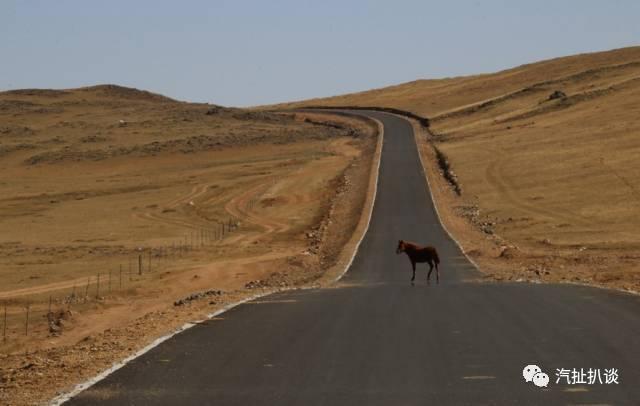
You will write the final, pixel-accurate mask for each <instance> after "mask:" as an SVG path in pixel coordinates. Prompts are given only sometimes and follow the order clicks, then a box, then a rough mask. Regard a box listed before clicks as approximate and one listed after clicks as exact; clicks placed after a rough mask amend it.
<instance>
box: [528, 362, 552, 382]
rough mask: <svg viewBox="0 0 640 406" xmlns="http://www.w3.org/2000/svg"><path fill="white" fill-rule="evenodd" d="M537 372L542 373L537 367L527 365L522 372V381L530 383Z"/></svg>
mask: <svg viewBox="0 0 640 406" xmlns="http://www.w3.org/2000/svg"><path fill="white" fill-rule="evenodd" d="M538 372H542V369H540V367H539V366H537V365H527V366H526V367H524V369H523V370H522V376H523V377H524V380H525V381H526V382H531V381H532V380H533V376H534V375H535V374H537V373H538ZM548 380H549V377H547V381H548Z"/></svg>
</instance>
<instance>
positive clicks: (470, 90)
mask: <svg viewBox="0 0 640 406" xmlns="http://www.w3.org/2000/svg"><path fill="white" fill-rule="evenodd" d="M556 90H558V91H561V92H563V93H564V96H563V95H562V94H560V95H559V96H560V97H558V98H550V96H551V94H552V93H553V92H555V91H556ZM301 105H328V106H340V105H360V106H380V107H394V108H398V109H402V110H407V111H411V112H413V113H416V114H419V115H422V116H426V117H429V118H430V119H431V123H432V131H433V133H434V134H435V140H434V142H435V144H436V145H437V146H438V148H439V149H441V150H442V151H444V153H445V154H446V155H447V156H448V158H449V160H450V162H451V164H452V167H453V169H454V170H455V172H456V174H457V176H458V179H459V180H460V183H461V185H462V190H463V193H462V197H461V198H460V199H457V200H456V201H454V202H452V204H455V205H456V206H457V208H458V212H459V213H461V215H466V216H468V217H470V218H471V217H473V220H474V221H475V223H480V224H481V226H482V227H483V228H484V229H486V231H487V232H489V233H493V235H492V236H491V238H492V239H494V240H495V241H496V243H498V244H500V245H504V246H508V245H514V246H516V247H518V248H519V249H517V250H511V251H512V252H511V253H510V254H508V255H504V257H505V258H506V257H509V258H510V260H509V261H508V262H509V264H510V266H511V270H510V273H511V275H512V276H513V275H516V276H517V277H521V276H522V275H524V276H525V277H526V276H527V275H530V276H531V277H533V278H540V277H542V278H545V279H550V280H570V281H580V282H587V283H595V284H604V285H607V286H614V287H621V288H626V289H634V290H638V289H639V288H640V267H639V266H638V263H637V259H638V258H640V253H639V251H640V216H638V208H639V207H640V162H639V161H638V160H637V156H638V153H639V152H640V122H638V120H637V117H638V116H639V114H640V47H632V48H624V49H618V50H612V51H608V52H600V53H592V54H583V55H575V56H569V57H565V58H557V59H553V60H548V61H542V62H538V63H534V64H529V65H523V66H520V67H517V68H514V69H509V70H506V71H502V72H498V73H493V74H485V75H477V76H469V77H459V78H448V79H438V80H419V81H415V82H411V83H406V84H402V85H398V86H392V87H388V88H383V89H377V90H372V91H367V92H362V93H356V94H349V95H344V96H337V97H333V98H328V99H316V100H310V101H306V102H302V103H293V104H289V105H286V106H288V107H289V106H301ZM476 209H479V210H480V215H479V216H474V215H472V213H473V212H474V211H475V210H476ZM485 255H486V254H485Z"/></svg>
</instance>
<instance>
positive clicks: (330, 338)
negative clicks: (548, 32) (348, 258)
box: [69, 112, 640, 406]
mask: <svg viewBox="0 0 640 406" xmlns="http://www.w3.org/2000/svg"><path fill="white" fill-rule="evenodd" d="M367 114H370V115H371V116H375V117H376V118H379V119H380V120H382V121H383V123H384V126H385V141H384V147H383V154H382V162H381V168H380V171H381V172H380V180H379V187H378V194H377V197H376V202H375V206H374V213H373V218H372V221H371V225H370V228H369V231H368V232H367V234H366V236H365V239H364V241H363V243H362V245H361V247H360V250H359V252H358V255H357V257H356V259H355V260H354V263H353V265H352V266H351V269H350V270H349V272H348V273H347V274H346V275H345V277H344V278H343V279H342V281H341V283H339V284H337V285H336V287H335V288H329V289H319V290H306V291H292V292H288V293H281V294H275V295H272V296H269V297H266V298H262V299H260V300H258V301H257V302H255V303H247V304H244V305H240V306H238V307H236V308H234V309H232V310H230V311H229V312H227V313H224V314H223V315H222V320H217V321H211V322H208V323H205V324H202V325H198V326H196V327H194V328H191V329H189V330H187V331H186V332H184V333H182V334H179V335H177V336H175V337H173V338H172V339H170V340H168V341H166V342H164V343H163V344H161V345H160V346H158V347H156V348H155V349H153V350H151V351H150V352H148V353H146V354H145V355H143V356H141V357H139V358H137V359H135V360H134V361H132V362H130V363H129V364H127V365H126V366H125V367H123V368H122V369H120V370H118V371H116V372H115V373H113V374H112V375H110V376H108V377H107V378H106V379H104V380H102V381H101V382H99V383H98V384H96V385H95V386H93V387H91V388H90V389H88V390H86V391H84V392H82V393H80V394H79V395H78V396H76V397H75V398H74V399H72V400H71V401H70V402H69V403H70V404H72V405H242V406H246V405H541V404H545V405H556V404H558V405H564V404H572V405H577V404H584V405H588V404H599V405H604V404H607V405H609V404H615V405H638V404H640V367H639V366H638V363H639V362H640V299H639V298H638V297H636V296H632V295H627V294H621V293H614V292H611V291H606V290H600V289H592V288H586V287H579V286H568V285H562V286H559V285H535V284H506V283H500V284H491V283H478V282H474V281H473V279H474V278H475V277H476V276H478V274H477V271H476V270H475V269H474V268H473V266H472V265H471V264H470V263H469V262H468V261H467V260H466V258H465V257H464V256H463V255H462V254H461V252H460V250H459V249H458V248H457V246H456V245H455V244H454V243H453V242H452V241H451V240H450V239H449V237H448V236H447V234H446V233H445V232H444V231H443V229H442V228H441V226H440V224H439V222H438V219H437V217H436V215H435V212H434V209H433V206H432V202H431V199H430V197H429V194H428V191H427V189H426V186H425V179H424V176H423V173H422V170H421V166H420V162H419V159H418V155H417V149H416V145H415V143H414V140H413V134H412V129H411V126H410V125H409V124H408V123H407V122H406V121H404V120H402V119H399V118H396V117H393V116H390V115H387V114H383V113H373V112H372V113H367ZM398 239H406V240H412V241H416V242H420V243H425V244H426V243H429V244H432V245H434V246H436V247H437V248H438V250H439V251H440V253H441V254H440V256H441V259H442V269H441V277H442V279H441V283H440V285H435V284H433V283H432V285H430V286H427V284H426V266H425V265H422V266H421V268H420V269H419V271H418V272H417V278H416V282H417V283H416V285H415V286H413V287H412V286H411V285H410V284H409V279H410V276H411V274H410V265H409V261H408V259H407V258H406V257H405V256H397V255H396V254H395V248H396V244H397V241H398ZM434 276H435V275H434ZM527 364H536V365H538V366H540V367H541V368H542V370H543V371H544V372H546V373H547V374H548V375H549V377H550V380H551V382H550V383H549V385H548V388H547V389H541V388H538V387H536V386H535V385H534V384H533V383H526V382H525V381H524V379H523V377H522V370H523V368H524V366H525V365H527ZM557 368H565V369H569V370H572V369H573V368H576V369H577V370H578V371H579V370H580V368H584V369H585V370H588V369H589V368H594V369H599V370H600V378H601V379H603V382H605V375H604V372H605V369H611V368H615V369H617V370H618V382H619V383H618V384H606V383H602V384H601V383H599V381H596V383H595V384H592V385H590V384H567V383H566V381H563V382H561V383H558V384H556V372H557V371H556V369H557ZM585 379H586V377H585Z"/></svg>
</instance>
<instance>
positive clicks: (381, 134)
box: [333, 116, 384, 283]
mask: <svg viewBox="0 0 640 406" xmlns="http://www.w3.org/2000/svg"><path fill="white" fill-rule="evenodd" d="M367 118H368V119H370V120H372V121H375V122H376V124H378V132H379V134H378V145H380V148H379V150H378V146H377V145H376V152H375V153H376V155H377V156H376V157H375V158H374V159H376V161H377V162H376V169H375V174H376V179H375V182H374V184H373V196H372V197H371V205H370V207H369V214H368V215H367V225H366V226H365V228H364V231H363V232H362V235H361V236H360V239H359V240H358V242H357V243H356V247H355V248H354V249H353V253H352V254H351V259H349V262H348V263H347V265H346V266H345V267H344V269H343V270H342V272H341V273H340V274H339V275H338V276H337V277H336V278H335V279H334V280H333V282H334V283H335V282H338V281H339V280H340V279H342V277H343V276H344V275H345V274H346V273H347V271H348V270H349V268H351V264H353V261H354V259H355V258H356V255H357V254H358V250H360V244H362V240H364V237H365V236H366V235H367V232H368V231H369V226H370V225H371V217H372V216H373V207H374V206H375V205H376V196H377V195H378V182H379V181H380V162H381V161H382V149H383V148H384V124H382V122H381V121H380V120H378V119H375V118H373V117H371V116H367Z"/></svg>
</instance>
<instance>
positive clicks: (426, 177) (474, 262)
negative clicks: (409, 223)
mask: <svg viewBox="0 0 640 406" xmlns="http://www.w3.org/2000/svg"><path fill="white" fill-rule="evenodd" d="M396 117H399V118H401V119H403V120H406V121H407V122H408V123H409V124H410V125H411V132H412V133H413V141H414V142H415V144H416V151H417V152H418V158H419V159H420V165H422V174H423V175H424V178H425V179H426V180H427V192H429V198H430V199H431V203H432V205H433V209H434V210H435V212H436V216H438V221H439V222H440V225H441V226H442V229H443V230H444V231H445V232H446V233H447V235H448V236H449V238H451V240H452V241H453V242H454V243H455V244H456V245H457V246H458V248H459V249H460V252H462V255H464V256H465V257H466V258H467V260H468V261H469V262H470V263H471V264H472V265H473V266H474V267H475V268H476V270H477V271H478V272H482V271H480V267H479V266H478V264H477V263H476V261H474V260H473V258H471V257H470V256H469V255H468V254H467V252H466V251H465V250H464V248H462V244H460V241H458V240H457V239H456V237H454V236H453V234H451V232H450V231H449V229H448V228H447V226H446V225H445V224H444V222H443V221H442V216H440V211H438V205H437V204H436V200H435V199H434V198H433V193H431V189H432V188H431V182H430V181H429V171H428V170H427V167H426V166H425V164H424V160H423V159H422V154H421V153H420V144H419V143H418V140H417V139H416V138H417V137H419V136H420V135H419V134H417V133H416V131H415V129H414V125H413V122H411V121H410V120H409V119H407V118H405V117H402V116H396Z"/></svg>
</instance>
